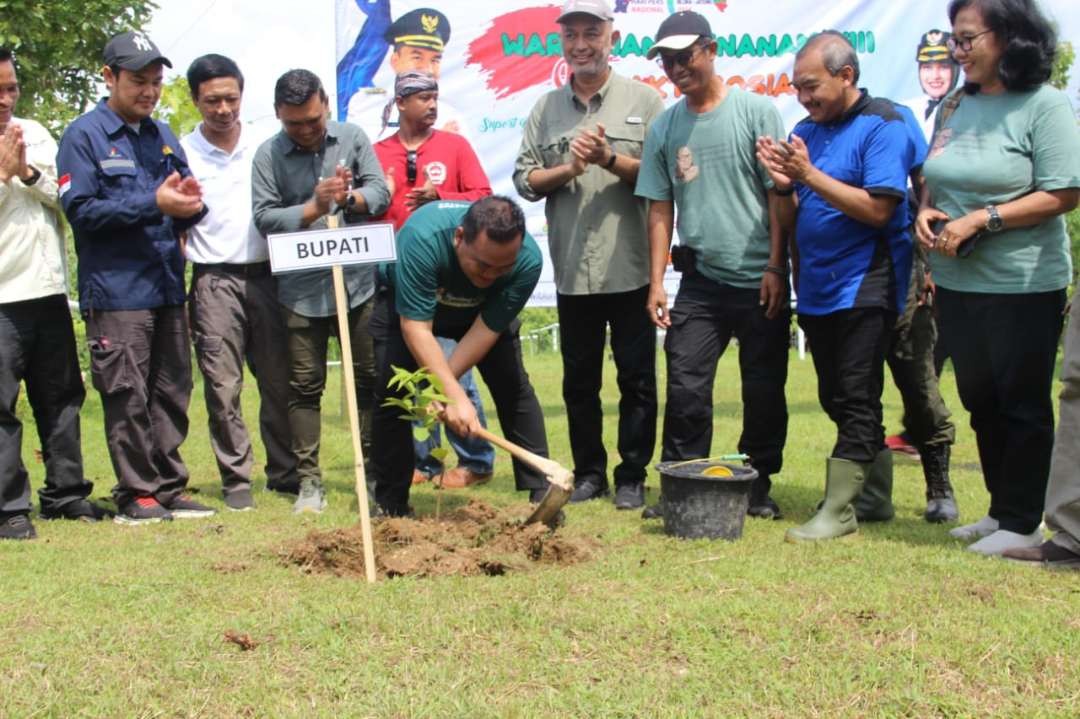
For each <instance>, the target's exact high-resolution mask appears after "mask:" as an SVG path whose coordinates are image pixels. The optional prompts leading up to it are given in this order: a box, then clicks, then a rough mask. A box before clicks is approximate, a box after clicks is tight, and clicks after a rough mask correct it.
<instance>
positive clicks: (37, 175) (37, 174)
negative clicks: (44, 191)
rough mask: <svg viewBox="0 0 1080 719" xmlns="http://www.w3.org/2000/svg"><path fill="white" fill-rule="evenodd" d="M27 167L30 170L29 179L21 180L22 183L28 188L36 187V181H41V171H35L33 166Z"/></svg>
mask: <svg viewBox="0 0 1080 719" xmlns="http://www.w3.org/2000/svg"><path fill="white" fill-rule="evenodd" d="M27 167H29V168H30V170H31V172H30V178H29V179H27V180H23V181H22V183H23V184H24V185H26V186H27V187H30V186H31V185H36V184H37V181H38V180H40V179H41V170H39V169H37V168H36V167H34V166H33V165H27ZM19 179H22V178H19Z"/></svg>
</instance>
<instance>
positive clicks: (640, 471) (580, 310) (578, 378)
mask: <svg viewBox="0 0 1080 719" xmlns="http://www.w3.org/2000/svg"><path fill="white" fill-rule="evenodd" d="M648 295H649V287H648V285H646V286H645V287H641V288H639V289H636V290H633V291H630V292H614V293H610V294H599V295H563V294H560V295H558V296H557V299H556V302H557V306H558V311H559V330H560V334H561V338H560V339H561V341H560V344H559V348H560V351H561V353H562V360H563V384H562V392H563V402H565V403H566V419H567V424H568V425H569V430H570V451H571V452H572V453H573V455H574V478H575V480H577V481H581V480H583V479H586V478H592V479H595V480H598V481H599V482H600V483H601V484H607V451H606V450H605V449H604V412H603V409H602V408H601V405H600V387H601V384H602V382H603V373H604V347H605V345H606V344H607V328H608V326H610V327H611V353H612V355H614V358H615V369H616V382H617V383H618V385H619V437H618V448H619V456H620V457H621V458H622V462H620V463H619V465H618V466H617V467H615V471H614V475H615V484H635V483H638V482H643V481H645V468H646V466H647V465H648V464H649V460H650V459H652V454H653V445H655V444H656V325H654V324H653V323H652V322H650V321H649V316H648V314H647V313H646V312H645V300H646V299H647V298H648Z"/></svg>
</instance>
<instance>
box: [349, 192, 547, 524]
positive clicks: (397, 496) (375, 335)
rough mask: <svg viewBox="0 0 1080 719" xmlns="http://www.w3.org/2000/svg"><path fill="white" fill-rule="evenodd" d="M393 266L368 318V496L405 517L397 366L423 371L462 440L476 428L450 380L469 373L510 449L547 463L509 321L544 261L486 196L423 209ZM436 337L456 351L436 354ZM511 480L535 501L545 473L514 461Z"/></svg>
mask: <svg viewBox="0 0 1080 719" xmlns="http://www.w3.org/2000/svg"><path fill="white" fill-rule="evenodd" d="M397 249H398V259H397V262H396V263H395V264H392V265H386V266H384V267H383V268H382V269H381V271H380V280H381V287H380V290H379V293H378V295H377V300H376V304H375V310H374V313H373V315H372V318H371V325H370V330H371V336H372V339H373V340H374V342H375V364H376V385H375V386H376V392H377V401H376V410H375V421H374V436H373V438H372V440H373V442H372V444H373V447H372V458H371V459H372V473H373V474H374V476H375V500H376V501H377V502H378V504H379V507H380V508H381V509H382V511H383V512H385V513H386V514H389V515H391V516H402V515H405V514H408V513H409V511H410V510H409V489H410V487H411V484H412V469H413V453H412V430H411V427H410V424H409V422H407V421H404V420H402V419H400V418H399V416H398V415H399V414H400V412H399V410H398V409H397V408H395V407H386V406H384V402H385V400H386V399H387V397H389V396H391V392H390V390H389V389H388V388H387V382H388V381H389V379H390V377H391V375H392V374H393V368H394V367H402V368H406V369H409V370H414V369H416V368H417V367H418V366H422V367H427V368H428V369H429V370H430V371H431V372H432V373H433V374H434V375H435V376H436V377H438V378H439V380H440V381H441V382H442V384H443V390H444V392H445V394H446V396H447V397H449V398H450V402H449V404H447V406H446V409H445V415H444V420H445V422H446V424H447V425H448V426H449V427H450V429H452V430H453V431H455V432H457V433H458V434H459V435H461V436H463V437H467V436H470V435H472V434H473V433H475V432H476V431H477V430H478V429H479V428H480V426H481V425H480V421H479V419H478V418H477V414H476V410H475V409H474V408H473V406H472V403H471V402H469V399H468V397H467V396H466V394H465V390H463V389H462V387H461V385H460V384H459V383H458V381H457V378H458V377H460V376H461V375H462V374H464V372H465V371H466V370H468V369H469V368H471V367H473V366H475V367H476V368H477V369H478V370H480V376H481V377H483V379H484V382H485V383H486V384H487V386H488V389H489V390H490V391H491V396H492V399H493V400H494V402H495V410H496V412H497V413H498V415H499V424H500V425H501V426H502V429H503V433H504V434H505V435H506V438H507V439H509V440H510V441H512V442H514V443H516V444H518V445H521V446H522V447H524V448H525V449H527V450H529V451H532V452H534V453H536V454H538V455H541V456H544V457H546V456H547V453H548V451H547V435H546V434H545V431H544V416H543V413H542V412H541V410H540V403H539V402H538V401H537V399H536V393H535V392H534V391H533V388H532V384H531V383H530V382H529V376H528V374H527V373H526V372H525V366H524V364H523V362H522V359H521V342H520V340H519V338H518V328H519V327H520V323H519V322H518V319H517V315H518V313H519V312H520V311H521V309H522V308H523V307H524V306H525V302H526V301H527V300H528V299H529V295H531V294H532V291H533V288H534V287H536V282H537V280H539V279H540V268H541V265H542V259H541V256H540V250H539V248H538V247H537V246H536V242H535V241H533V238H532V237H531V236H529V234H528V233H526V232H525V217H524V215H523V214H522V212H521V208H519V207H518V206H517V205H516V204H515V203H514V202H513V201H512V200H510V199H508V198H505V197H500V196H493V197H485V198H483V199H481V200H478V201H476V202H475V203H473V204H471V205H470V204H469V203H468V202H460V201H440V202H430V203H428V204H426V205H424V206H423V207H421V208H420V209H418V210H416V211H415V212H414V213H413V214H412V215H411V216H410V217H409V219H408V221H406V223H405V225H404V226H403V227H402V228H401V230H400V231H399V232H398V234H397ZM436 337H449V338H450V339H454V340H457V342H458V345H457V347H456V348H455V349H454V351H453V353H452V354H451V355H450V357H449V358H446V357H444V356H443V353H442V350H441V349H440V347H439V343H438V341H437V340H436V339H435V338H436ZM514 482H515V485H516V487H517V488H518V489H520V490H526V489H527V490H529V499H530V501H534V502H536V501H539V500H540V499H541V498H542V497H543V495H544V492H545V491H546V490H547V480H546V479H545V478H544V476H543V474H541V473H540V472H538V471H537V470H535V469H532V468H529V467H527V466H525V465H524V464H522V463H520V462H519V461H518V460H516V459H515V460H514Z"/></svg>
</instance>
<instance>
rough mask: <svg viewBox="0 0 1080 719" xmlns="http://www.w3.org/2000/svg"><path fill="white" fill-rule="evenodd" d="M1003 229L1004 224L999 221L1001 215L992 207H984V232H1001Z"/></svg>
mask: <svg viewBox="0 0 1080 719" xmlns="http://www.w3.org/2000/svg"><path fill="white" fill-rule="evenodd" d="M1003 229H1005V223H1004V222H1003V221H1002V219H1001V215H1000V214H999V213H998V208H997V207H995V206H994V205H987V206H986V231H987V232H1001V231H1002V230H1003Z"/></svg>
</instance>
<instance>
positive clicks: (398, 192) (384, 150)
mask: <svg viewBox="0 0 1080 719" xmlns="http://www.w3.org/2000/svg"><path fill="white" fill-rule="evenodd" d="M394 103H395V106H396V110H397V111H398V117H399V118H400V123H399V126H398V130H397V132H395V133H394V134H393V135H391V136H390V137H387V138H385V139H383V140H380V141H379V142H376V143H375V146H374V147H375V155H376V156H377V157H378V158H379V163H380V164H381V165H382V167H383V171H384V172H385V173H386V182H387V185H388V186H389V187H390V209H389V210H387V212H386V214H385V215H383V217H382V218H380V219H382V220H383V221H386V222H392V223H393V224H394V229H395V230H400V229H401V226H402V225H403V224H404V223H405V220H407V219H408V218H409V215H411V214H412V212H413V211H414V210H416V209H418V208H420V207H422V206H424V205H426V204H427V203H429V202H433V201H436V200H479V199H480V198H481V197H487V196H488V195H490V194H491V183H490V182H489V181H488V177H487V173H485V172H484V168H483V167H482V166H481V165H480V160H479V159H477V157H476V153H475V152H473V149H472V146H471V145H469V142H468V140H466V139H465V138H464V137H462V136H460V135H455V134H453V133H449V132H443V131H441V130H436V129H435V128H434V125H435V121H436V119H437V118H438V114H439V84H438V81H437V80H436V79H435V76H434V75H432V74H431V73H429V72H423V71H420V70H408V71H406V72H403V73H401V74H400V75H398V76H397V80H396V81H395V83H394ZM387 112H389V108H388V109H387ZM437 339H438V340H439V345H440V346H441V347H442V349H443V354H444V355H446V356H447V357H449V356H450V354H452V353H453V351H454V348H455V347H456V346H457V343H456V342H454V340H452V339H449V338H447V337H438V338H437ZM459 381H460V382H461V386H462V387H463V388H464V389H465V392H466V394H467V395H468V396H469V401H470V402H471V403H472V405H473V407H474V408H475V409H476V413H477V416H478V417H479V419H480V423H481V424H482V425H484V426H486V424H485V418H484V407H483V404H481V400H480V392H479V390H477V388H476V382H475V381H474V380H473V373H472V370H468V371H466V372H465V373H464V374H463V375H462V376H461V378H460V380H459ZM438 431H439V428H438V427H435V428H434V430H433V432H432V437H431V438H429V439H428V440H427V441H426V442H417V443H416V454H417V465H416V470H415V471H414V472H413V483H414V484H418V483H423V482H426V481H427V480H429V479H432V478H433V477H434V476H435V475H436V474H437V473H439V472H441V464H440V463H439V462H438V461H437V460H434V459H433V458H432V457H431V454H430V452H431V450H432V449H433V448H434V447H435V446H436V445H437V444H438V437H439V435H438ZM447 438H448V439H449V441H450V446H451V447H453V449H454V452H455V453H456V454H457V456H458V466H457V467H454V468H453V469H451V470H449V471H447V472H444V473H442V477H441V479H440V482H439V484H440V486H441V487H443V488H446V489H463V488H465V487H470V486H472V485H474V484H481V483H483V482H486V481H488V480H489V479H491V474H492V465H493V463H494V461H495V451H494V450H493V449H492V447H491V445H490V444H489V443H488V442H485V441H484V440H482V439H477V438H472V437H461V436H459V435H458V434H456V433H455V432H453V431H449V432H447Z"/></svg>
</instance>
